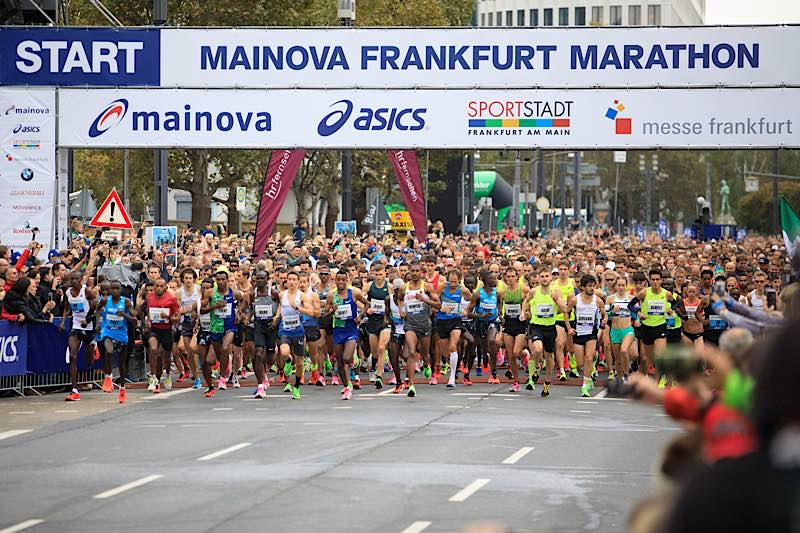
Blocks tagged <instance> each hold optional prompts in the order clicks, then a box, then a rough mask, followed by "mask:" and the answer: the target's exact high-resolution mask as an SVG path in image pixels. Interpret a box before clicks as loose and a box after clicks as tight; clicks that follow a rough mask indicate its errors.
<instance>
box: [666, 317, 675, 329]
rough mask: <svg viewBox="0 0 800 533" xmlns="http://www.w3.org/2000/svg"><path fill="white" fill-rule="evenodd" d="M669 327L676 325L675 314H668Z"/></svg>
mask: <svg viewBox="0 0 800 533" xmlns="http://www.w3.org/2000/svg"><path fill="white" fill-rule="evenodd" d="M667 327H668V328H674V327H675V317H674V316H668V317H667Z"/></svg>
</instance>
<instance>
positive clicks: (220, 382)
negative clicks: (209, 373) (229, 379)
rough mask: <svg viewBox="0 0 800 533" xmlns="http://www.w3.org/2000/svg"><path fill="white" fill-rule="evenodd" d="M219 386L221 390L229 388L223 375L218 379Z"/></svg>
mask: <svg viewBox="0 0 800 533" xmlns="http://www.w3.org/2000/svg"><path fill="white" fill-rule="evenodd" d="M217 387H219V390H228V385H227V384H226V383H225V378H223V377H222V376H220V378H219V379H218V380H217Z"/></svg>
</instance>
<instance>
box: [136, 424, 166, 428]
mask: <svg viewBox="0 0 800 533" xmlns="http://www.w3.org/2000/svg"><path fill="white" fill-rule="evenodd" d="M139 427H140V428H165V427H167V426H166V425H165V424H149V425H146V426H139Z"/></svg>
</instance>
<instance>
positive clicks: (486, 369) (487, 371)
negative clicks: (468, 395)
mask: <svg viewBox="0 0 800 533" xmlns="http://www.w3.org/2000/svg"><path fill="white" fill-rule="evenodd" d="M490 370H491V368H489V363H488V362H487V363H486V364H485V365H483V373H484V374H488V373H489V371H490Z"/></svg>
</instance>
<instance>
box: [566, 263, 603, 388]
mask: <svg viewBox="0 0 800 533" xmlns="http://www.w3.org/2000/svg"><path fill="white" fill-rule="evenodd" d="M596 287H597V283H596V281H595V278H594V276H593V275H591V274H585V275H583V276H582V277H581V279H580V288H581V289H580V293H579V294H577V295H575V296H571V297H570V299H569V301H568V302H567V311H566V313H565V315H567V314H570V313H572V312H573V311H574V312H575V329H573V328H572V325H571V324H569V323H567V333H568V334H569V335H570V336H574V338H573V342H574V343H575V359H576V360H577V364H578V367H583V385H581V390H580V392H581V396H582V397H584V398H586V397H588V396H589V391H590V390H591V389H592V388H593V387H594V383H593V381H592V377H593V375H594V373H595V369H594V355H595V353H596V352H597V332H598V329H599V328H602V327H605V323H606V310H605V303H604V302H603V299H602V298H601V297H599V295H598V294H597V291H596ZM601 317H602V318H601Z"/></svg>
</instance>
